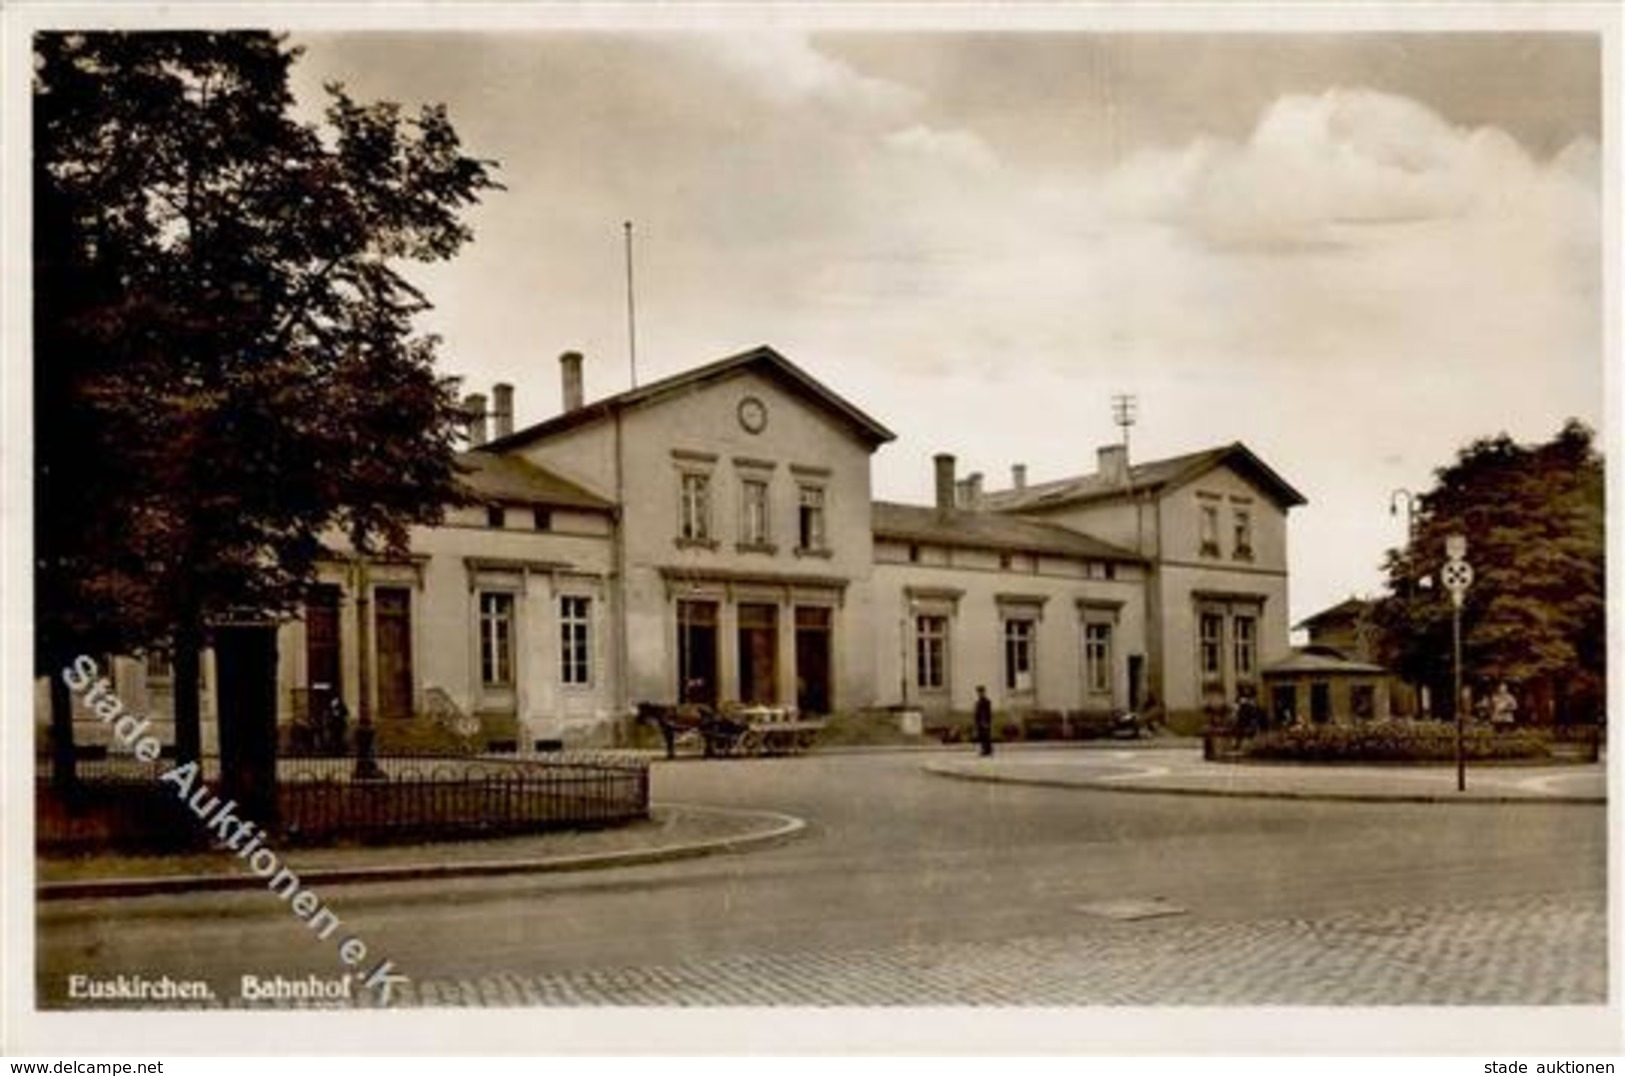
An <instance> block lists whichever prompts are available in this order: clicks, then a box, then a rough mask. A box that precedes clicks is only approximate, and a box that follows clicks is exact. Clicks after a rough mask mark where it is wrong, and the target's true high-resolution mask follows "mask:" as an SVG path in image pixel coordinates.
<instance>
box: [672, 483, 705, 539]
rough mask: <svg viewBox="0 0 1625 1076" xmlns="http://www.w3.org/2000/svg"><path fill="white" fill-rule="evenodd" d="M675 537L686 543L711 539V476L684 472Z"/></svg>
mask: <svg viewBox="0 0 1625 1076" xmlns="http://www.w3.org/2000/svg"><path fill="white" fill-rule="evenodd" d="M681 489H682V494H681V505H680V508H679V512H678V524H677V536H678V537H679V538H681V539H683V540H684V541H688V542H706V541H710V539H711V476H710V475H705V474H700V473H699V472H697V471H684V472H683V477H682V487H681Z"/></svg>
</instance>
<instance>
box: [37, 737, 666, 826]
mask: <svg viewBox="0 0 1625 1076" xmlns="http://www.w3.org/2000/svg"><path fill="white" fill-rule="evenodd" d="M173 765H174V763H173V762H172V761H169V760H162V759H161V760H159V761H157V762H154V763H144V762H141V761H139V760H137V759H133V758H117V757H113V758H100V759H84V760H81V761H79V762H78V763H77V765H76V777H77V780H76V782H75V785H74V788H73V790H72V792H71V793H70V794H67V795H64V794H63V793H61V792H59V791H58V790H57V789H55V788H54V787H53V784H52V780H51V777H52V774H51V767H50V763H49V761H48V760H44V761H42V762H41V764H40V766H39V767H38V770H37V773H38V780H37V783H36V790H37V792H36V803H37V806H38V810H37V812H36V818H37V827H36V832H37V843H38V844H39V845H40V846H41V847H42V848H50V847H55V848H75V847H109V846H115V847H157V848H174V847H188V846H199V845H206V844H207V843H208V839H209V837H208V833H207V832H206V830H205V829H204V827H203V825H202V823H201V822H200V820H199V819H198V818H197V817H196V816H195V815H193V814H192V812H191V810H190V809H189V808H188V807H187V805H186V804H185V803H184V802H182V800H181V799H180V797H179V796H178V795H177V794H176V793H177V791H178V790H177V788H176V786H175V784H174V783H173V782H163V781H161V780H160V778H161V777H162V776H163V774H164V773H166V772H168V771H169V770H170V768H171V767H172V766H173ZM200 769H201V774H202V777H203V779H204V780H205V781H206V782H207V783H208V784H209V785H210V786H211V787H218V781H219V778H220V762H219V759H218V758H205V759H203V760H202V761H201V765H200ZM276 804H277V815H278V817H277V819H276V822H275V825H274V826H270V827H269V828H270V829H271V831H272V832H274V833H276V834H277V835H278V837H279V839H281V840H283V841H285V842H287V843H290V844H325V843H333V842H337V841H345V842H355V843H362V844H370V843H384V842H390V841H407V840H422V839H427V838H435V837H449V836H459V837H478V836H500V835H512V834H520V833H536V832H542V831H546V830H550V829H565V828H579V827H590V826H603V825H611V824H615V823H619V822H626V821H632V820H636V819H640V818H646V817H648V813H649V762H648V760H647V759H646V758H643V757H640V756H634V755H620V754H613V753H609V752H603V753H592V752H558V753H554V754H550V755H548V756H546V757H545V758H490V757H472V758H447V757H434V756H388V757H381V758H379V759H378V760H377V767H376V775H375V776H371V777H358V776H357V775H356V764H355V760H354V759H353V758H348V757H340V756H328V757H317V756H310V757H299V758H285V759H279V760H278V762H277V796H276Z"/></svg>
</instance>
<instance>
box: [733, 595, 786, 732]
mask: <svg viewBox="0 0 1625 1076" xmlns="http://www.w3.org/2000/svg"><path fill="white" fill-rule="evenodd" d="M778 694H779V607H778V606H776V605H757V604H754V603H750V602H741V603H740V605H739V701H740V702H743V703H744V704H745V705H747V706H753V705H762V706H769V705H772V704H773V703H775V702H777V701H778Z"/></svg>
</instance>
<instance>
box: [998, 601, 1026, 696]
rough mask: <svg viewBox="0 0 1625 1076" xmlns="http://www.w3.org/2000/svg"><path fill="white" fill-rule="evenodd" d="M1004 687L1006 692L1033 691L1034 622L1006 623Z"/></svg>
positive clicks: (1010, 621)
mask: <svg viewBox="0 0 1625 1076" xmlns="http://www.w3.org/2000/svg"><path fill="white" fill-rule="evenodd" d="M1004 687H1005V690H1006V691H1031V690H1032V689H1033V622H1032V621H1031V620H1026V619H1010V620H1006V621H1005V622H1004Z"/></svg>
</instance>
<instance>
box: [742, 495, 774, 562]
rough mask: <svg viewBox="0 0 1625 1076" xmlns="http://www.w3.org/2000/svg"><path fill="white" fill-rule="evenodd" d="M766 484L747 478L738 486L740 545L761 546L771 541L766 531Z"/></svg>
mask: <svg viewBox="0 0 1625 1076" xmlns="http://www.w3.org/2000/svg"><path fill="white" fill-rule="evenodd" d="M767 488H768V487H767V483H766V482H764V481H762V480H761V479H759V478H747V479H745V480H744V481H742V482H741V483H740V484H739V541H740V544H741V545H749V546H763V545H767V544H768V542H769V541H770V540H771V531H770V530H769V529H768V499H767Z"/></svg>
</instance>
